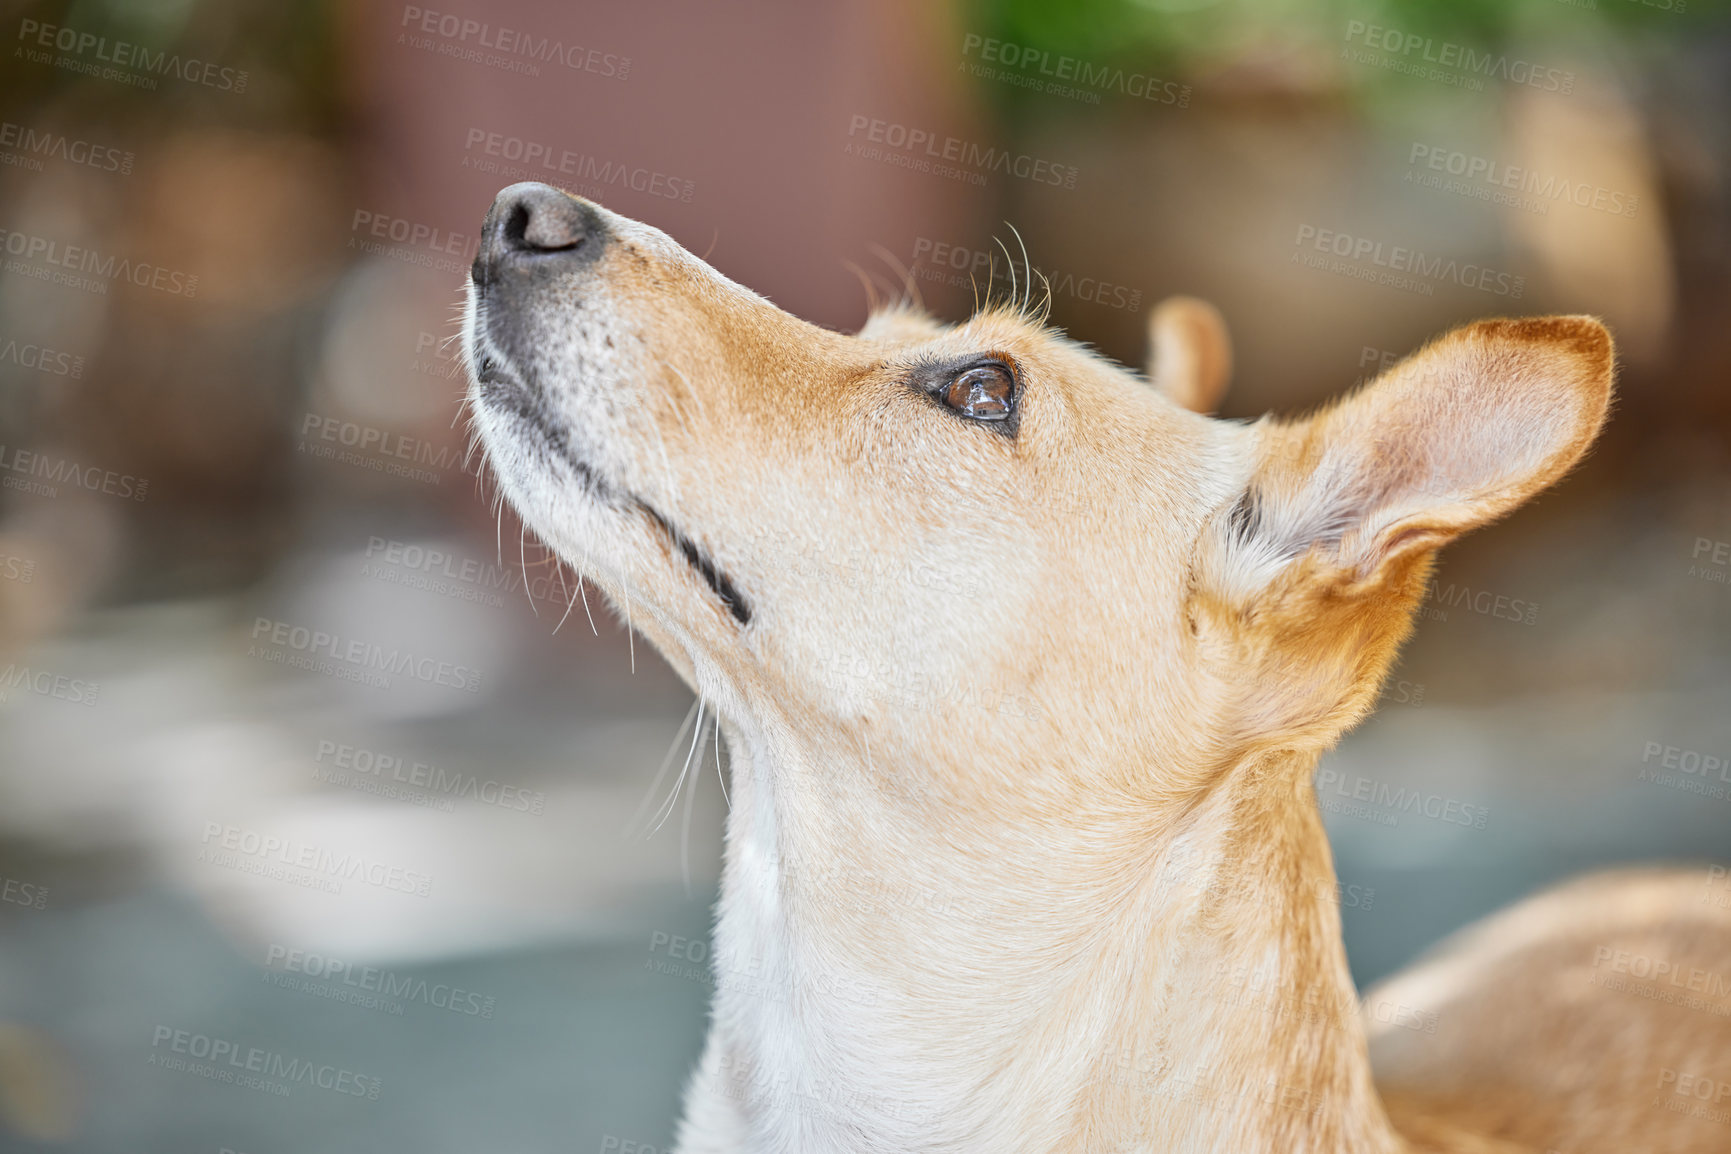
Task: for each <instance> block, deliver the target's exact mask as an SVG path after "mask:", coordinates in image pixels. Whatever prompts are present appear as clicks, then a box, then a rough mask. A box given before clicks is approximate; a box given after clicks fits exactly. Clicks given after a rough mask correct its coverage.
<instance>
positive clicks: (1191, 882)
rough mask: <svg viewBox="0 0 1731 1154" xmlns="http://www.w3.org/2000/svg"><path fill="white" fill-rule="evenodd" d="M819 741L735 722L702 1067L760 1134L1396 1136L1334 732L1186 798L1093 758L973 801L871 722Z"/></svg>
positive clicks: (787, 1137)
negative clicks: (1164, 795) (1112, 774)
mask: <svg viewBox="0 0 1731 1154" xmlns="http://www.w3.org/2000/svg"><path fill="white" fill-rule="evenodd" d="M807 737H808V738H809V739H808V740H801V739H800V738H798V737H796V736H795V735H794V732H793V730H792V729H791V728H787V727H780V726H777V727H774V728H769V727H764V728H753V729H746V728H740V729H735V730H734V731H733V732H731V733H730V735H729V745H730V750H731V752H732V753H733V755H734V762H733V764H734V766H735V769H734V771H733V773H732V775H731V776H732V777H733V781H734V786H733V796H732V802H733V809H732V812H731V814H730V816H729V827H728V848H727V862H726V869H725V875H724V879H723V891H722V901H721V908H720V915H719V919H718V924H717V932H716V943H715V944H716V965H717V971H718V972H717V1005H716V1013H715V1022H716V1023H717V1025H716V1032H717V1034H716V1037H714V1038H712V1040H711V1046H710V1050H709V1052H708V1054H707V1056H706V1061H708V1062H709V1063H711V1064H712V1065H716V1066H718V1068H717V1069H712V1070H709V1071H706V1073H707V1074H708V1076H710V1077H711V1078H713V1079H715V1080H716V1082H717V1084H720V1085H722V1086H724V1089H723V1091H722V1092H723V1093H725V1094H726V1095H727V1096H728V1097H730V1098H732V1099H733V1100H734V1102H735V1103H736V1106H737V1108H738V1109H739V1110H740V1111H741V1113H742V1114H743V1115H744V1116H745V1117H746V1118H749V1119H750V1123H749V1125H750V1126H751V1127H752V1128H753V1133H755V1134H756V1135H758V1136H759V1137H760V1138H762V1139H763V1140H765V1141H766V1142H767V1143H768V1144H767V1145H766V1147H765V1148H774V1149H780V1148H789V1149H792V1148H799V1149H806V1150H817V1151H821V1150H827V1149H831V1148H834V1149H850V1150H867V1149H869V1150H879V1149H882V1150H890V1149H912V1148H923V1149H949V1148H952V1147H954V1148H981V1149H985V1148H992V1149H1001V1150H1024V1149H1026V1150H1091V1151H1098V1150H1107V1151H1111V1150H1116V1149H1119V1148H1123V1149H1166V1148H1172V1149H1176V1148H1184V1149H1198V1150H1201V1149H1220V1150H1236V1151H1253V1150H1270V1151H1273V1150H1297V1149H1307V1150H1353V1151H1394V1150H1399V1149H1402V1146H1401V1144H1400V1141H1399V1139H1398V1138H1396V1137H1395V1135H1394V1133H1393V1131H1392V1129H1391V1128H1390V1126H1389V1123H1388V1120H1387V1118H1386V1116H1385V1114H1384V1113H1383V1110H1382V1108H1381V1105H1380V1103H1379V1102H1378V1100H1377V1097H1376V1094H1375V1090H1374V1087H1373V1086H1372V1083H1371V1077H1370V1068H1369V1061H1368V1058H1367V1056H1366V1047H1365V1038H1364V1033H1363V1029H1362V1026H1361V1025H1360V1021H1359V1018H1358V1015H1357V1000H1356V997H1355V994H1354V990H1353V985H1352V981H1351V978H1350V975H1349V972H1348V969H1347V965H1346V958H1345V952H1344V949H1343V947H1342V943H1341V937H1340V918H1339V912H1338V889H1337V884H1336V880H1335V874H1334V869H1333V864H1332V860H1331V857H1330V854H1329V850H1328V844H1327V840H1326V837H1325V835H1324V832H1323V829H1322V826H1321V822H1320V819H1319V817H1318V815H1317V812H1316V806H1315V803H1314V801H1313V799H1312V797H1311V785H1310V778H1311V773H1312V771H1313V769H1314V766H1315V760H1316V755H1315V754H1314V753H1312V754H1309V755H1304V754H1293V753H1284V754H1278V755H1266V754H1265V755H1262V756H1261V757H1259V758H1258V759H1257V760H1256V763H1255V764H1249V763H1244V764H1239V765H1236V766H1230V767H1226V768H1224V769H1223V770H1222V771H1221V772H1219V773H1218V774H1217V775H1215V779H1214V782H1213V784H1212V786H1210V787H1209V788H1206V789H1204V790H1201V791H1199V792H1196V793H1192V794H1190V795H1189V796H1186V797H1183V798H1168V799H1164V800H1150V799H1149V798H1148V797H1145V796H1144V797H1132V796H1130V795H1128V794H1127V793H1125V792H1124V791H1121V790H1119V791H1114V790H1110V789H1108V790H1102V789H1101V788H1100V781H1099V780H1098V779H1095V780H1093V781H1090V782H1088V783H1086V788H1077V789H1075V790H1073V791H1071V792H1069V793H1066V792H1065V791H1064V790H1062V789H1058V790H1052V791H1045V790H1042V796H1041V799H1040V801H1039V802H1037V803H1034V804H1032V805H1029V804H1023V805H1020V806H1013V807H1006V808H1005V809H1004V810H1002V811H985V810H980V809H970V810H967V811H966V812H965V813H963V812H958V811H957V806H958V804H959V803H958V802H957V799H955V798H953V797H943V796H931V795H930V794H928V793H927V788H928V786H927V784H926V783H927V782H929V781H930V777H929V775H922V774H920V773H919V772H917V767H908V766H885V765H884V764H883V763H882V761H881V760H879V761H878V762H877V763H875V764H874V762H873V761H872V759H871V756H870V754H869V752H868V750H867V749H866V748H865V747H866V745H867V744H869V743H868V742H865V741H860V740H857V739H856V738H855V737H853V736H848V737H845V738H839V739H838V738H834V737H833V736H829V737H817V738H812V737H811V735H809V734H808V735H807ZM881 756H882V755H881V753H880V759H881ZM1044 768H1046V767H1040V766H1033V765H1029V766H1013V765H1004V766H1001V767H999V770H1000V771H1001V772H1002V773H1004V774H1016V773H1026V774H1027V775H1028V778H1029V779H1032V777H1033V776H1034V775H1037V774H1039V773H1041V771H1042V770H1043V769H1044ZM1157 768H1158V767H1152V768H1151V769H1150V770H1149V772H1150V773H1151V772H1153V771H1154V770H1155V769H1157ZM1061 779H1062V775H1061V774H1060V775H1058V777H1057V778H1053V777H1050V776H1048V777H1045V778H1042V785H1046V784H1050V783H1051V782H1052V781H1054V780H1061ZM1024 796H1025V794H1024ZM1295 803H1296V804H1295ZM775 1141H781V1142H783V1143H786V1144H787V1145H786V1146H785V1147H784V1146H780V1145H775ZM826 1142H827V1144H826Z"/></svg>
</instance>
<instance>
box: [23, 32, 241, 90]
mask: <svg viewBox="0 0 1731 1154" xmlns="http://www.w3.org/2000/svg"><path fill="white" fill-rule="evenodd" d="M18 39H19V40H20V41H23V42H24V44H25V45H26V46H25V47H21V48H20V49H19V50H18V51H19V53H20V54H21V55H22V56H23V58H24V59H26V60H28V61H30V62H31V63H32V64H52V65H54V66H55V67H57V68H64V69H66V70H68V71H70V72H81V73H84V74H86V75H89V76H95V77H97V78H98V79H102V80H119V81H122V82H123V83H127V84H133V85H137V86H138V87H141V88H155V87H156V80H155V77H159V76H172V77H173V78H174V79H176V80H183V81H185V82H186V83H188V84H199V85H203V86H204V87H206V88H216V89H220V90H221V91H224V92H234V93H242V92H245V91H246V82H247V73H246V70H245V69H236V68H224V67H223V66H222V65H220V64H216V63H215V62H213V61H209V60H199V59H198V58H196V57H192V56H184V57H183V56H181V55H180V54H179V53H178V52H169V51H167V50H166V49H160V50H156V51H152V50H151V49H149V48H147V47H145V46H144V45H142V44H132V43H129V42H127V41H125V40H110V39H109V38H108V37H106V36H98V35H97V34H96V33H94V32H83V31H80V30H79V29H76V28H66V27H63V26H61V25H59V24H44V23H43V22H42V21H40V20H20V21H19V22H18ZM42 49H49V50H52V51H54V52H60V53H62V54H63V55H61V56H59V57H55V56H53V55H51V54H50V52H48V51H41V50H42Z"/></svg>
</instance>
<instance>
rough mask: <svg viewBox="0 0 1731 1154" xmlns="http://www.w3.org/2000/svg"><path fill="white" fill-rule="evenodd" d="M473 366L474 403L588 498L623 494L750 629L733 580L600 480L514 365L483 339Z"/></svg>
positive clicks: (612, 500)
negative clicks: (534, 444)
mask: <svg viewBox="0 0 1731 1154" xmlns="http://www.w3.org/2000/svg"><path fill="white" fill-rule="evenodd" d="M474 365H475V383H476V385H477V388H478V394H479V397H478V399H479V400H480V402H481V403H482V404H486V405H489V406H492V407H494V408H498V409H503V410H505V411H507V412H509V413H511V414H512V415H514V416H516V417H517V418H518V420H520V421H521V422H522V423H523V424H525V425H527V426H529V427H530V428H533V429H534V430H535V432H536V433H537V434H538V435H539V436H540V438H541V439H542V441H543V442H545V444H546V446H547V447H548V448H549V449H550V450H552V451H553V452H554V453H556V454H558V456H559V458H560V460H562V461H564V462H565V463H566V464H567V465H568V466H569V467H570V468H571V470H572V472H573V473H574V474H575V475H576V477H577V479H578V481H579V482H580V483H581V484H582V485H583V487H584V488H585V489H586V490H587V491H588V492H589V493H590V495H591V496H593V497H595V498H596V499H598V500H601V501H603V502H604V503H606V504H609V505H613V506H615V507H617V506H619V505H620V504H622V503H623V502H622V500H621V495H622V494H623V497H624V499H625V500H628V501H629V502H630V503H631V504H634V505H636V506H637V507H638V508H639V509H642V510H643V512H644V513H645V514H646V515H647V516H648V517H649V519H650V520H651V521H653V522H654V523H655V525H656V527H657V528H659V529H660V530H661V532H662V533H663V534H665V535H666V537H667V539H668V540H669V541H670V542H671V543H672V544H673V546H674V547H675V548H676V549H677V550H678V551H679V554H680V555H681V556H682V557H684V558H685V561H686V564H688V565H690V566H691V569H692V571H693V572H695V573H696V574H697V575H698V576H699V577H700V578H702V579H703V583H704V584H705V585H707V586H708V587H709V590H710V592H712V593H714V594H715V597H716V599H717V600H719V601H720V602H721V604H722V606H723V607H724V608H726V610H727V612H728V613H729V614H730V615H732V617H733V619H734V620H735V621H737V622H739V624H740V625H742V626H744V625H749V624H751V605H750V603H749V602H747V601H746V599H745V597H744V595H743V594H741V593H740V591H739V587H738V586H737V585H735V584H734V583H733V578H732V577H730V576H729V575H728V574H727V572H726V571H725V570H723V569H722V568H721V567H720V566H719V565H717V564H716V563H715V559H714V558H712V557H710V556H709V554H708V553H705V552H704V551H703V549H702V548H700V547H699V546H698V545H697V543H696V542H694V541H693V540H691V538H689V537H687V536H686V535H685V534H684V533H681V532H680V531H679V530H678V529H677V528H675V527H674V525H673V522H672V521H670V520H668V518H667V517H666V516H665V515H664V514H662V513H661V512H660V511H659V510H657V509H655V508H654V507H653V506H651V505H650V504H649V503H648V502H647V501H645V500H643V499H642V498H641V497H638V496H636V495H634V494H631V493H629V492H624V491H622V490H620V489H619V488H618V487H616V486H615V485H613V484H612V483H611V482H609V481H608V480H607V478H605V477H604V476H602V475H601V472H600V471H599V470H598V469H596V468H595V466H594V465H592V464H590V463H589V462H588V461H586V460H584V459H583V458H582V457H581V456H580V455H579V454H578V453H577V452H576V450H575V449H574V448H573V447H572V445H571V443H570V439H569V438H568V437H567V436H566V435H565V433H564V432H563V430H561V429H560V428H559V427H558V426H557V424H556V423H555V422H554V421H552V420H551V419H550V417H549V416H548V414H547V413H545V412H544V411H542V409H541V407H540V406H539V405H538V404H536V403H535V397H534V391H533V390H532V389H530V388H529V387H528V385H526V384H525V383H524V382H523V380H522V379H521V377H520V376H519V375H518V373H517V370H516V368H515V366H513V365H512V364H511V362H510V361H509V360H508V359H507V358H505V357H504V356H503V355H501V354H500V353H499V352H498V350H497V349H495V348H494V347H493V345H492V342H491V341H488V340H486V339H485V338H484V337H483V338H482V339H480V340H477V341H476V342H475V350H474Z"/></svg>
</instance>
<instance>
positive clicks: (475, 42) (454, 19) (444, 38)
mask: <svg viewBox="0 0 1731 1154" xmlns="http://www.w3.org/2000/svg"><path fill="white" fill-rule="evenodd" d="M400 27H401V28H403V29H404V30H405V31H404V32H402V33H399V34H398V43H401V44H408V45H409V46H410V47H412V48H421V49H424V50H426V51H430V52H436V53H437V54H438V55H440V56H450V57H452V58H454V59H457V60H467V61H471V62H473V63H476V64H486V65H489V66H491V67H495V68H501V69H504V70H505V71H507V72H521V73H524V74H526V75H529V76H539V75H540V74H541V70H540V68H539V67H537V65H538V64H558V65H562V66H563V67H565V68H569V69H570V70H571V71H573V72H590V73H593V74H594V75H596V76H601V77H604V78H607V79H610V80H624V79H626V78H627V77H629V76H630V75H631V57H629V56H620V55H618V54H617V53H614V52H607V51H604V50H602V49H600V48H585V47H584V46H583V45H581V44H567V43H565V42H564V41H563V40H559V39H557V38H555V37H552V36H538V35H536V34H535V33H533V32H523V31H519V30H518V29H515V28H506V27H505V26H503V25H500V26H499V27H496V28H495V27H494V26H493V25H491V24H487V23H485V22H483V21H480V20H470V19H468V18H467V17H463V16H455V15H452V14H451V13H449V12H435V11H433V10H432V9H430V8H416V7H414V6H413V5H407V4H405V5H404V6H403V19H402V22H401V24H400ZM416 33H419V34H420V35H419V36H417V35H415V34H416ZM435 37H436V38H437V39H434V38H435Z"/></svg>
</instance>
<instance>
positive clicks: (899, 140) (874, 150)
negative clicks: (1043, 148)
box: [845, 113, 1076, 188]
mask: <svg viewBox="0 0 1731 1154" xmlns="http://www.w3.org/2000/svg"><path fill="white" fill-rule="evenodd" d="M847 134H848V145H847V148H846V149H845V151H846V153H847V154H848V155H850V156H858V157H861V158H863V159H865V160H881V161H883V162H885V163H886V164H893V165H895V166H896V167H898V168H907V169H911V170H913V171H915V172H929V173H931V174H933V175H936V176H947V177H950V178H951V179H955V180H962V181H964V182H965V183H968V184H983V183H985V174H986V173H989V172H998V173H1002V174H1003V175H1005V176H1013V177H1016V178H1018V179H1020V180H1026V181H1030V182H1032V183H1034V184H1050V185H1054V186H1056V187H1058V188H1075V187H1076V167H1075V166H1074V165H1070V164H1059V163H1057V162H1055V161H1051V160H1047V159H1045V158H1043V157H1038V156H1030V155H1028V154H1027V153H1023V152H1011V151H1010V150H1009V149H1006V148H999V147H997V146H996V145H985V144H979V143H977V142H975V141H971V140H962V139H961V138H960V137H955V136H939V135H938V134H937V133H936V132H934V131H932V130H931V129H928V128H914V127H911V126H909V125H906V124H898V123H896V122H895V121H891V120H879V119H877V118H876V117H872V116H866V115H864V114H863V113H855V114H854V116H853V117H852V119H850V120H849V121H848V129H847ZM885 148H888V149H891V150H892V151H890V152H888V153H886V152H885V151H884V149H885Z"/></svg>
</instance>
